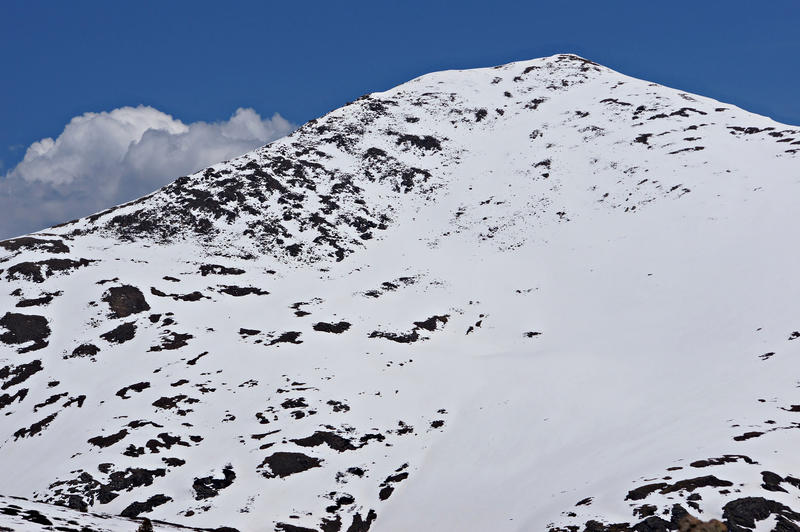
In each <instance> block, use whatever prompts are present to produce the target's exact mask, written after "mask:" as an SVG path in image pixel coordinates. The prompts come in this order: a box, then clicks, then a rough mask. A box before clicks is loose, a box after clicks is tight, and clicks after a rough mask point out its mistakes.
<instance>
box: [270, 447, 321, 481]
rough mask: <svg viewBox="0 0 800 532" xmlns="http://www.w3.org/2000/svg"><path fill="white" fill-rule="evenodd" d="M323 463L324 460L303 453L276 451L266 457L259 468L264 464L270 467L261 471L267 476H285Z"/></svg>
mask: <svg viewBox="0 0 800 532" xmlns="http://www.w3.org/2000/svg"><path fill="white" fill-rule="evenodd" d="M321 465H322V460H320V459H319V458H314V457H312V456H307V455H305V454H303V453H292V452H276V453H273V454H271V455H269V456H267V457H266V458H264V461H263V462H261V464H260V465H259V466H258V468H259V469H263V468H264V466H267V467H268V468H269V470H264V471H263V472H262V473H261V474H262V475H263V476H265V477H266V478H274V477H280V478H283V477H288V476H289V475H294V474H296V473H302V472H303V471H308V470H309V469H312V468H315V467H320V466H321Z"/></svg>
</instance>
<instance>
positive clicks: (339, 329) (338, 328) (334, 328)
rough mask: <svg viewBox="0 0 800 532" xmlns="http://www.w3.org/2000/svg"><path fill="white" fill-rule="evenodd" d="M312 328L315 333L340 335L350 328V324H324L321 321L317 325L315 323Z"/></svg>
mask: <svg viewBox="0 0 800 532" xmlns="http://www.w3.org/2000/svg"><path fill="white" fill-rule="evenodd" d="M312 327H313V328H314V330H315V331H320V332H326V333H334V334H341V333H343V332H345V331H346V330H348V329H349V328H350V324H349V323H348V322H346V321H340V322H338V323H326V322H324V321H321V322H319V323H315V324H314V325H313V326H312Z"/></svg>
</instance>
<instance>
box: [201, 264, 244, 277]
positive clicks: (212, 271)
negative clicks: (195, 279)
mask: <svg viewBox="0 0 800 532" xmlns="http://www.w3.org/2000/svg"><path fill="white" fill-rule="evenodd" d="M243 273H244V270H242V269H241V268H231V267H228V266H222V265H220V264H203V265H201V266H200V275H202V276H203V277H205V276H206V275H241V274H243Z"/></svg>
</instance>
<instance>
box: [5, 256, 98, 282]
mask: <svg viewBox="0 0 800 532" xmlns="http://www.w3.org/2000/svg"><path fill="white" fill-rule="evenodd" d="M92 262H95V261H93V260H89V259H78V260H73V259H47V260H42V261H38V262H20V263H19V264H15V265H13V266H11V267H10V268H9V269H8V271H7V272H6V276H7V278H8V279H10V280H18V279H19V280H25V281H33V282H34V283H43V282H44V280H45V279H47V278H49V277H51V276H53V275H55V274H56V273H70V272H72V271H73V270H76V269H78V268H83V267H85V266H88V265H89V264H91V263H92Z"/></svg>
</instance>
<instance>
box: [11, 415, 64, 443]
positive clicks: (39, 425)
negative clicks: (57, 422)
mask: <svg viewBox="0 0 800 532" xmlns="http://www.w3.org/2000/svg"><path fill="white" fill-rule="evenodd" d="M57 415H58V412H54V413H52V414H50V415H49V416H47V417H46V418H44V419H41V420H39V421H37V422H36V423H33V424H32V425H31V426H30V427H28V428H27V429H25V428H22V429H19V430H18V431H16V432H15V433H14V441H16V440H18V439H19V438H28V437H30V436H36V435H37V434H39V433H40V432H42V431H43V430H44V429H46V428H47V427H48V426H49V425H50V423H52V422H53V420H54V419H55V418H56V416H57Z"/></svg>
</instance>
